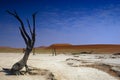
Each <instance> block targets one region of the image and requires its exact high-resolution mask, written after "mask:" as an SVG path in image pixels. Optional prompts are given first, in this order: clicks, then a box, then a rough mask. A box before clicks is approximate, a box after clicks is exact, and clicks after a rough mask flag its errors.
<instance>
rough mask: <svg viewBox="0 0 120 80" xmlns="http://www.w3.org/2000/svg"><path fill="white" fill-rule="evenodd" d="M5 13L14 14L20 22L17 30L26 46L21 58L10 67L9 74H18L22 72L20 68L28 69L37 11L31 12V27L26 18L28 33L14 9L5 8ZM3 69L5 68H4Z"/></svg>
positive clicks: (27, 70) (33, 41)
mask: <svg viewBox="0 0 120 80" xmlns="http://www.w3.org/2000/svg"><path fill="white" fill-rule="evenodd" d="M7 13H9V14H10V15H12V16H14V17H15V18H16V19H17V20H18V21H19V22H20V25H21V26H20V27H19V30H20V33H21V36H22V37H23V39H24V41H25V44H26V48H25V52H24V56H23V58H22V59H21V60H20V61H18V62H16V63H15V64H14V65H13V66H12V68H11V69H10V72H11V74H16V75H19V74H22V73H21V72H20V70H21V69H23V68H24V67H25V68H26V72H29V69H28V66H27V60H28V57H29V54H30V52H31V51H32V49H33V47H34V43H35V34H36V30H35V17H36V13H37V12H35V13H33V14H32V19H33V28H31V25H30V23H29V20H28V19H27V24H28V28H29V31H30V34H28V32H27V31H26V29H25V26H24V23H23V21H22V20H21V18H20V17H19V15H18V14H17V12H16V11H14V12H11V11H9V10H7ZM4 70H6V69H5V68H4Z"/></svg>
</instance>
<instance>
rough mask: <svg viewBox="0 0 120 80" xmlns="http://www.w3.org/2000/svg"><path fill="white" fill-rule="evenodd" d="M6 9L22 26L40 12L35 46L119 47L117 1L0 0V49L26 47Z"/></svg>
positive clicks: (119, 10) (119, 12) (119, 26)
mask: <svg viewBox="0 0 120 80" xmlns="http://www.w3.org/2000/svg"><path fill="white" fill-rule="evenodd" d="M6 10H16V11H17V12H18V14H19V16H20V17H21V18H22V20H23V21H24V23H25V24H26V19H27V18H29V19H31V14H32V13H33V12H35V11H39V13H38V14H37V17H36V20H37V21H36V29H37V30H36V31H37V32H36V43H35V46H48V45H51V44H54V43H70V44H74V45H79V44H120V0H0V46H10V47H25V43H24V41H23V39H22V37H21V35H20V32H19V26H20V24H19V22H18V21H17V20H16V19H15V18H14V17H13V16H11V15H9V14H8V13H6V12H5V11H6ZM26 28H27V25H26Z"/></svg>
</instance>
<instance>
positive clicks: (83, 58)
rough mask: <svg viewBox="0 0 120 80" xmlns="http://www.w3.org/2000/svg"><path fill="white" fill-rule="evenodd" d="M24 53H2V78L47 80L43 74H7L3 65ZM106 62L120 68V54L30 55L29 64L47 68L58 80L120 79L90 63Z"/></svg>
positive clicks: (0, 79)
mask: <svg viewBox="0 0 120 80" xmlns="http://www.w3.org/2000/svg"><path fill="white" fill-rule="evenodd" d="M22 57H23V54H15V53H0V80H47V79H46V77H45V76H42V75H20V76H16V75H14V76H13V75H6V73H5V72H3V71H2V67H4V68H11V66H12V65H13V64H14V63H15V62H17V61H19V60H20V59H21V58H22ZM98 64H102V65H103V64H104V65H109V66H111V67H110V68H111V69H113V70H117V71H118V72H119V70H120V66H119V65H120V56H119V55H117V56H116V55H112V54H104V55H103V54H80V55H65V54H59V55H57V56H52V55H51V54H36V55H32V54H31V55H30V56H29V60H28V65H29V66H32V67H36V68H40V69H47V70H49V71H50V72H52V73H53V74H54V75H55V78H56V80H120V78H119V77H117V76H116V75H112V74H111V73H109V71H108V72H107V71H106V70H105V69H104V70H102V69H97V68H94V67H92V66H90V65H98ZM49 80H51V79H49Z"/></svg>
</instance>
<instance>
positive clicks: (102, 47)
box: [0, 43, 120, 53]
mask: <svg viewBox="0 0 120 80" xmlns="http://www.w3.org/2000/svg"><path fill="white" fill-rule="evenodd" d="M52 48H55V49H56V50H57V51H58V52H59V51H60V52H64V51H65V52H67V51H68V52H70V51H71V52H75V51H76V52H82V51H93V52H111V53H112V52H113V53H119V52H120V44H88V45H72V44H67V43H65V44H52V45H50V46H39V47H36V48H35V49H36V52H38V53H39V52H41V51H42V52H46V51H50V49H52ZM22 50H23V48H11V47H4V46H0V52H22Z"/></svg>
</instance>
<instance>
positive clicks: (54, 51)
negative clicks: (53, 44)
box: [52, 48, 56, 56]
mask: <svg viewBox="0 0 120 80" xmlns="http://www.w3.org/2000/svg"><path fill="white" fill-rule="evenodd" d="M52 56H56V48H52Z"/></svg>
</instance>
